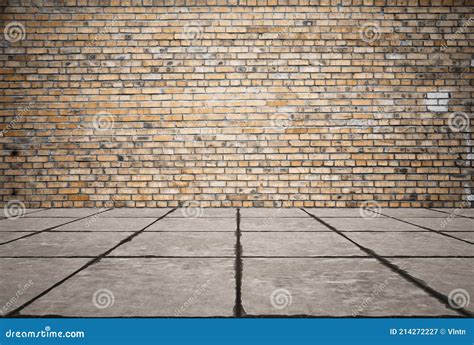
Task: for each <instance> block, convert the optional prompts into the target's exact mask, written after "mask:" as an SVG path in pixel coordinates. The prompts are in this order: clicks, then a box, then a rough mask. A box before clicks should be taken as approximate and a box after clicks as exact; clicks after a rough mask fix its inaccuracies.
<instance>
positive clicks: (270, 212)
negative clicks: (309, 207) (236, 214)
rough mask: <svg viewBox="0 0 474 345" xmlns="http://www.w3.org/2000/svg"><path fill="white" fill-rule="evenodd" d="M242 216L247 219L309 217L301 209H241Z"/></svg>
mask: <svg viewBox="0 0 474 345" xmlns="http://www.w3.org/2000/svg"><path fill="white" fill-rule="evenodd" d="M240 216H241V217H242V218H247V217H262V218H285V217H291V218H306V217H309V216H308V215H307V214H306V213H305V212H303V211H302V210H300V209H299V208H241V209H240Z"/></svg>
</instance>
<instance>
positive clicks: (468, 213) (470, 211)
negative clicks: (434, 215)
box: [434, 207, 474, 217]
mask: <svg viewBox="0 0 474 345" xmlns="http://www.w3.org/2000/svg"><path fill="white" fill-rule="evenodd" d="M434 210H439V211H443V212H447V213H449V214H453V215H458V216H459V215H461V216H465V217H474V208H466V207H464V208H461V207H459V208H435V209H434ZM449 214H446V216H447V217H449Z"/></svg>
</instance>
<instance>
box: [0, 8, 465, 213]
mask: <svg viewBox="0 0 474 345" xmlns="http://www.w3.org/2000/svg"><path fill="white" fill-rule="evenodd" d="M3 3H4V4H5V5H4V7H3V8H2V14H1V19H2V25H1V29H2V37H1V38H2V41H1V42H2V43H1V51H2V54H1V57H0V70H1V80H0V84H1V95H0V102H1V113H2V116H1V123H0V126H1V129H2V135H3V138H1V142H2V156H1V157H0V170H1V177H0V179H1V187H0V199H1V200H3V203H5V202H6V201H8V200H13V199H15V200H22V201H24V202H25V203H27V205H28V206H42V207H72V206H77V207H82V206H84V207H92V206H98V207H100V206H103V205H104V203H105V202H106V201H110V200H113V202H114V203H115V205H116V206H122V205H125V206H137V207H143V206H148V207H154V206H159V207H161V206H177V205H178V203H179V202H185V201H186V200H198V201H200V202H202V205H203V206H243V207H246V206H295V207H300V206H307V207H311V206H335V207H344V206H345V207H348V206H358V205H359V204H360V203H361V202H364V201H366V200H376V201H378V202H379V203H380V205H381V206H393V207H398V206H414V207H419V206H437V207H443V206H445V207H452V206H462V205H465V204H464V202H465V201H467V200H468V199H469V198H470V195H471V194H472V190H471V188H472V172H473V164H472V159H473V151H472V145H471V140H472V126H473V125H474V124H473V123H472V122H473V121H472V119H469V116H470V115H471V111H472V98H473V97H472V96H473V88H472V80H473V74H472V66H473V60H472V58H473V56H472V53H473V52H474V48H473V41H472V38H473V34H472V32H473V31H472V27H473V26H474V18H471V17H472V16H473V9H474V4H473V2H472V1H453V0H443V1H425V0H419V1H417V0H397V1H395V0H337V1H336V0H332V1H330V0H247V1H242V0H207V1H206V0H174V1H171V0H161V1H155V0H132V1H119V0H104V1H102V0H89V1H87V0H84V1H83V0H64V1H61V0H59V1H35V0H29V1H28V0H21V1H20V0H10V1H8V2H3Z"/></svg>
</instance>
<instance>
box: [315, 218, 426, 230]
mask: <svg viewBox="0 0 474 345" xmlns="http://www.w3.org/2000/svg"><path fill="white" fill-rule="evenodd" d="M321 220H323V221H325V222H326V223H328V224H329V225H332V226H333V227H334V228H336V229H337V230H341V231H364V230H368V231H423V229H421V228H419V227H417V226H415V225H410V224H406V223H403V222H400V221H398V220H395V219H391V218H321Z"/></svg>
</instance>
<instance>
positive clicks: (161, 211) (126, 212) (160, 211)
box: [98, 207, 176, 218]
mask: <svg viewBox="0 0 474 345" xmlns="http://www.w3.org/2000/svg"><path fill="white" fill-rule="evenodd" d="M169 211H171V208H129V207H124V208H114V209H112V210H109V211H107V212H103V213H101V214H99V215H98V216H99V217H100V218H160V217H162V216H164V215H165V214H166V213H168V212H169ZM175 212H176V211H175Z"/></svg>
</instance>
